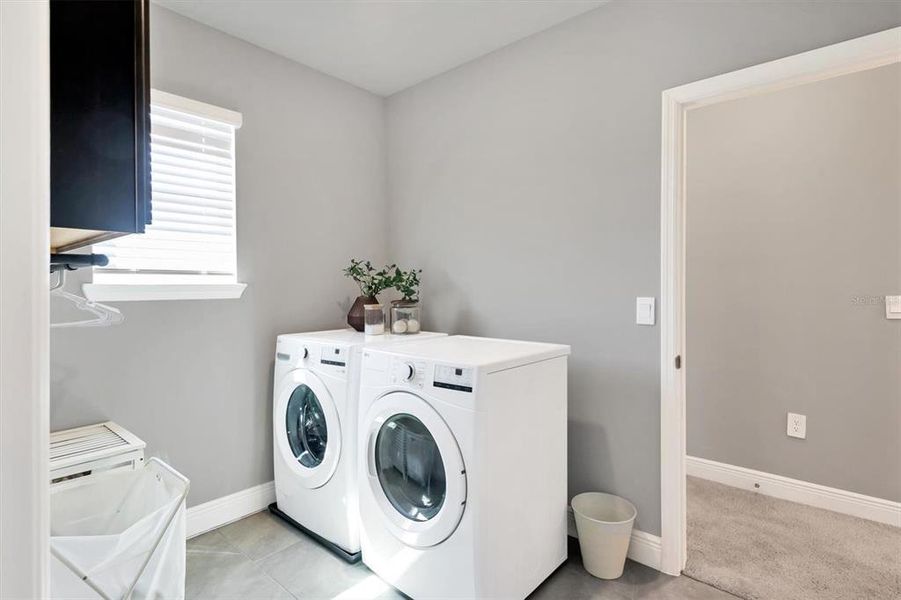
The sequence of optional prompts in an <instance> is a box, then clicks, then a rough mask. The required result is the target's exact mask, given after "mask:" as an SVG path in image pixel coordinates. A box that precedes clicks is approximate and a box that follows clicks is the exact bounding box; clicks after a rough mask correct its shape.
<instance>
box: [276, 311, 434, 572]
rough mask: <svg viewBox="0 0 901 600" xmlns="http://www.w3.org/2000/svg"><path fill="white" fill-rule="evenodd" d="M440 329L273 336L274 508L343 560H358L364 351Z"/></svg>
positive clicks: (431, 334)
mask: <svg viewBox="0 0 901 600" xmlns="http://www.w3.org/2000/svg"><path fill="white" fill-rule="evenodd" d="M443 335H444V334H437V333H427V332H423V333H418V334H416V335H406V336H394V335H380V336H366V335H364V334H362V333H359V332H357V331H354V330H352V329H338V330H334V331H320V332H314V333H296V334H286V335H280V336H278V340H277V342H276V349H275V378H274V379H275V380H274V385H273V390H274V397H273V420H272V421H273V423H272V425H273V446H274V448H273V450H274V455H275V456H274V459H275V461H274V463H275V493H276V503H275V504H273V505H271V506H270V507H269V508H270V510H271V511H272V512H273V513H275V514H277V515H279V516H281V517H283V518H285V519H286V520H288V521H290V522H292V523H293V524H294V525H296V526H298V527H300V528H301V529H303V530H305V531H306V532H307V533H310V534H312V535H313V537H315V538H316V539H317V540H319V541H320V542H322V543H323V544H325V545H326V546H328V547H329V548H331V549H332V550H333V551H335V552H336V553H337V554H339V555H340V556H342V557H343V558H345V559H346V560H350V561H356V560H359V556H360V554H359V553H360V536H359V528H358V519H359V517H358V511H357V465H356V457H357V451H356V442H357V422H358V413H357V409H358V402H359V381H360V379H359V378H360V359H361V352H362V349H363V348H364V347H369V346H378V345H390V344H400V343H404V342H409V341H411V340H422V339H426V338H431V337H436V336H443Z"/></svg>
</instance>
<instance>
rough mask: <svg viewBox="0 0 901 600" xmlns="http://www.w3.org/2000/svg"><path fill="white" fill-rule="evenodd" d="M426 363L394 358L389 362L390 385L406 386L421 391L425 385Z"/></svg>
mask: <svg viewBox="0 0 901 600" xmlns="http://www.w3.org/2000/svg"><path fill="white" fill-rule="evenodd" d="M425 372H426V363H425V362H423V361H419V360H414V359H409V360H404V359H400V358H396V359H394V360H393V361H391V377H390V379H391V383H393V384H406V385H409V386H412V387H415V388H419V389H422V388H423V387H424V385H425V379H426V376H425Z"/></svg>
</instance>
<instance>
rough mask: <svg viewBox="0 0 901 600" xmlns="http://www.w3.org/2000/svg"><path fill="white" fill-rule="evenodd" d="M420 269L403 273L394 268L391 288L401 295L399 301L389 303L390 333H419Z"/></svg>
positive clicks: (401, 270) (420, 321)
mask: <svg viewBox="0 0 901 600" xmlns="http://www.w3.org/2000/svg"><path fill="white" fill-rule="evenodd" d="M420 274H422V269H410V270H409V271H404V270H403V269H399V268H397V267H394V274H393V276H392V277H391V287H393V288H394V289H396V290H397V291H398V292H400V294H401V296H402V297H401V299H400V300H395V301H393V302H392V303H391V333H397V334H408V333H419V329H420V326H421V323H422V320H421V315H420V308H419V287H420V285H421V283H422V282H421V281H420V279H419V276H420Z"/></svg>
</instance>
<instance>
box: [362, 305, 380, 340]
mask: <svg viewBox="0 0 901 600" xmlns="http://www.w3.org/2000/svg"><path fill="white" fill-rule="evenodd" d="M363 315H364V328H363V331H365V333H366V335H382V334H384V333H385V308H384V307H383V306H382V305H381V304H366V305H364V306H363Z"/></svg>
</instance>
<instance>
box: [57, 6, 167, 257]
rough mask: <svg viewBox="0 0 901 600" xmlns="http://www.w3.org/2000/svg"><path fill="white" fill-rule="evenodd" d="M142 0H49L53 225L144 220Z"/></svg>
mask: <svg viewBox="0 0 901 600" xmlns="http://www.w3.org/2000/svg"><path fill="white" fill-rule="evenodd" d="M148 3H149V0H134V1H119V2H95V1H91V0H86V1H82V0H52V1H51V3H50V119H51V120H50V149H51V158H50V175H51V182H50V204H51V206H50V224H51V226H52V227H55V228H69V229H78V230H91V232H92V233H91V234H89V235H91V236H92V237H109V235H105V236H104V235H103V234H104V233H105V232H118V233H141V232H143V231H144V225H145V224H146V223H149V222H150V165H149V160H150V139H149V136H150V116H149V113H150V110H149V109H150V85H149V84H150V79H149V75H150V73H149V53H148V44H149V38H148V20H149V13H148ZM69 245H71V244H69Z"/></svg>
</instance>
